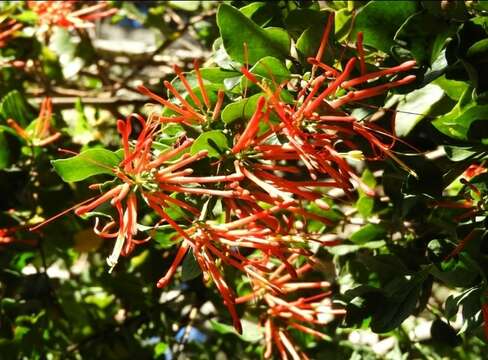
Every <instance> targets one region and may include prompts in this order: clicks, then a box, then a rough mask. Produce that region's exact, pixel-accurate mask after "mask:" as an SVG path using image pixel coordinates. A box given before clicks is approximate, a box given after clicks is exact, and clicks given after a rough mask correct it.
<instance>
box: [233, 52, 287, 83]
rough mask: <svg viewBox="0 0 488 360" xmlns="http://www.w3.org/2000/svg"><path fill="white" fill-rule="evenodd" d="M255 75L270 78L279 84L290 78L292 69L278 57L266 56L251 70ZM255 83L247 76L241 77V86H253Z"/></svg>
mask: <svg viewBox="0 0 488 360" xmlns="http://www.w3.org/2000/svg"><path fill="white" fill-rule="evenodd" d="M249 72H251V73H252V74H254V75H258V76H261V77H263V78H265V79H270V80H272V81H274V82H276V83H277V85H279V84H280V83H281V82H283V81H284V80H288V79H289V78H290V71H289V70H288V69H287V68H286V67H285V64H283V62H282V61H281V60H279V59H277V58H274V57H271V56H266V57H264V58H262V59H261V60H259V61H258V62H257V63H256V64H255V65H254V66H253V67H252V68H251V69H250V70H249ZM251 85H253V83H252V82H251V81H250V80H248V79H247V78H246V77H245V76H242V78H241V87H242V88H245V87H247V86H251Z"/></svg>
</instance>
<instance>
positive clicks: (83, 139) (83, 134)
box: [64, 98, 95, 145]
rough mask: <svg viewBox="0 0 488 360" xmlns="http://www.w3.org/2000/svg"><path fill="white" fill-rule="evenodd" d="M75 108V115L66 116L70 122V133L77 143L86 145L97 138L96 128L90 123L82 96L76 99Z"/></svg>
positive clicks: (66, 119) (67, 121) (68, 129)
mask: <svg viewBox="0 0 488 360" xmlns="http://www.w3.org/2000/svg"><path fill="white" fill-rule="evenodd" d="M74 110H75V113H74V114H73V116H65V117H64V118H65V121H66V123H67V124H68V128H67V131H68V134H69V135H70V136H71V138H72V141H73V142H74V143H75V144H81V145H86V144H88V143H89V142H90V141H93V140H95V133H94V129H93V128H92V127H91V126H90V124H89V123H88V119H87V117H86V115H85V109H84V106H83V103H82V101H81V98H78V99H76V102H75V109H74Z"/></svg>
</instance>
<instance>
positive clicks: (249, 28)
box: [217, 4, 290, 64]
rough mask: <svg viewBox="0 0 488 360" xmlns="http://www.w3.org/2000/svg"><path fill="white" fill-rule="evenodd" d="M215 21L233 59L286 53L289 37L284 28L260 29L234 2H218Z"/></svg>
mask: <svg viewBox="0 0 488 360" xmlns="http://www.w3.org/2000/svg"><path fill="white" fill-rule="evenodd" d="M217 25H218V27H219V29H220V34H221V36H222V40H223V44H224V48H225V50H226V51H227V53H228V54H229V55H230V57H231V58H232V59H233V60H236V61H239V62H241V63H245V62H246V61H248V62H249V63H251V64H254V63H256V62H257V61H258V60H259V59H262V58H263V57H265V56H273V57H276V58H284V57H287V56H288V54H289V51H290V38H289V36H288V33H287V32H286V31H285V30H283V29H281V28H267V29H262V28H260V27H259V26H258V25H257V24H256V23H254V22H253V21H252V20H250V19H249V18H247V17H246V16H245V15H244V14H242V13H241V12H240V11H239V10H237V9H236V8H235V7H233V6H230V5H227V4H221V5H220V6H219V10H218V12H217ZM244 43H246V44H247V49H248V59H246V58H245V54H244V52H245V51H244Z"/></svg>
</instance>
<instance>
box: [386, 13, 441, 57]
mask: <svg viewBox="0 0 488 360" xmlns="http://www.w3.org/2000/svg"><path fill="white" fill-rule="evenodd" d="M449 36H450V31H449V27H448V25H447V23H446V22H445V21H443V20H441V19H439V18H437V17H435V16H433V15H431V14H429V13H428V12H425V11H424V12H419V13H416V14H413V15H411V16H410V17H409V18H408V19H407V20H406V21H405V23H404V24H403V25H402V26H401V27H400V29H398V31H397V33H396V35H395V40H397V41H400V42H405V44H406V46H405V47H406V48H407V49H408V50H409V51H410V52H411V53H412V54H413V55H414V57H415V59H416V60H417V62H418V63H427V64H429V65H430V64H432V63H433V62H434V60H435V59H436V58H437V56H438V55H439V53H440V51H441V50H442V47H443V45H444V43H445V41H446V40H447V38H448V37H449Z"/></svg>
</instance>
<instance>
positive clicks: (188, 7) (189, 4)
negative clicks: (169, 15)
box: [168, 0, 201, 11]
mask: <svg viewBox="0 0 488 360" xmlns="http://www.w3.org/2000/svg"><path fill="white" fill-rule="evenodd" d="M200 2H201V1H191V0H185V1H181V0H171V1H168V4H169V5H170V6H171V7H174V8H176V9H181V10H185V11H195V10H197V9H198V8H199V7H200Z"/></svg>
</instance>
